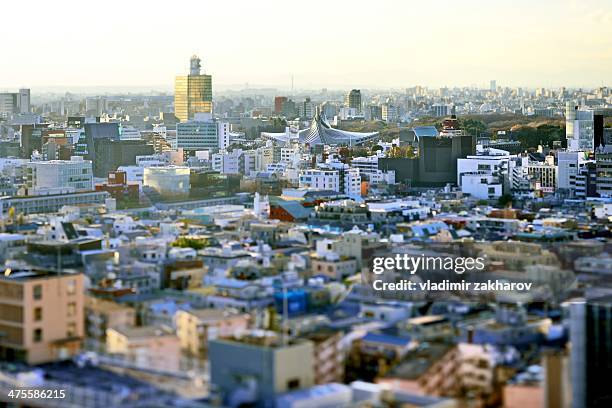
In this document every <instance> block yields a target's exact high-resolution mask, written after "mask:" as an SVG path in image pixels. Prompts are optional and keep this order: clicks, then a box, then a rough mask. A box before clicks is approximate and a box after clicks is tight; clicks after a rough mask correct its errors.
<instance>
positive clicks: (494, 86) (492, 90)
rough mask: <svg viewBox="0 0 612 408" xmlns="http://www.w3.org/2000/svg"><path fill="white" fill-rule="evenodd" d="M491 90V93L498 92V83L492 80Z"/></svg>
mask: <svg viewBox="0 0 612 408" xmlns="http://www.w3.org/2000/svg"><path fill="white" fill-rule="evenodd" d="M489 90H490V91H491V92H497V81H496V80H494V79H492V80H491V82H490V83H489Z"/></svg>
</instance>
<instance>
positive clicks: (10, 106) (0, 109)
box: [0, 88, 30, 116]
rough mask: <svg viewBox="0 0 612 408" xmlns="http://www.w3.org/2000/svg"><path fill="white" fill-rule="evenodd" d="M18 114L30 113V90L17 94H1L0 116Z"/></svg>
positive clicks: (23, 90)
mask: <svg viewBox="0 0 612 408" xmlns="http://www.w3.org/2000/svg"><path fill="white" fill-rule="evenodd" d="M16 113H30V90H29V89H27V88H24V89H20V90H19V92H16V93H15V92H7V93H0V116H8V115H11V114H16Z"/></svg>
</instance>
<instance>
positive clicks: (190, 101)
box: [174, 55, 213, 122]
mask: <svg viewBox="0 0 612 408" xmlns="http://www.w3.org/2000/svg"><path fill="white" fill-rule="evenodd" d="M200 67H201V66H200V59H199V58H198V57H197V56H196V55H194V56H192V57H191V62H190V70H189V75H185V76H177V77H176V80H175V83H174V115H175V116H176V117H177V118H178V119H179V120H180V121H181V122H184V121H186V120H189V119H192V118H193V116H194V115H195V114H196V113H212V108H213V105H212V76H210V75H205V74H201V73H200Z"/></svg>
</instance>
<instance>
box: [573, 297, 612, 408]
mask: <svg viewBox="0 0 612 408" xmlns="http://www.w3.org/2000/svg"><path fill="white" fill-rule="evenodd" d="M570 340H571V345H572V346H571V352H570V364H571V370H570V372H571V381H572V399H573V402H572V407H573V408H586V407H588V408H598V407H602V408H603V407H610V406H612V393H610V379H609V374H610V372H612V297H611V296H606V297H603V298H598V299H592V300H588V301H586V302H585V301H583V302H576V303H572V304H571V305H570Z"/></svg>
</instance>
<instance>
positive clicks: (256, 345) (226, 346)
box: [208, 332, 315, 406]
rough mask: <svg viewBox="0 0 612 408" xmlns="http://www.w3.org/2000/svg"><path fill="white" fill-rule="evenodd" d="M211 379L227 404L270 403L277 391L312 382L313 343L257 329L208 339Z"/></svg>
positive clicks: (313, 377)
mask: <svg viewBox="0 0 612 408" xmlns="http://www.w3.org/2000/svg"><path fill="white" fill-rule="evenodd" d="M209 345H210V348H209V353H208V355H209V360H210V381H211V383H212V384H214V387H215V389H216V390H217V392H218V393H219V394H220V397H222V398H223V400H224V403H226V404H227V405H229V406H239V405H240V404H245V405H246V404H253V405H254V406H269V405H270V404H272V401H274V399H275V396H276V394H279V393H284V392H288V391H293V390H299V389H304V388H308V387H312V386H313V385H315V370H314V367H315V365H314V360H313V356H314V345H313V343H312V342H311V341H309V340H300V341H295V340H290V341H287V342H283V341H282V340H281V339H280V338H278V337H277V336H276V334H271V333H268V332H258V333H253V334H252V335H248V336H244V337H242V338H240V339H237V338H232V339H217V340H211V341H210V342H209Z"/></svg>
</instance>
